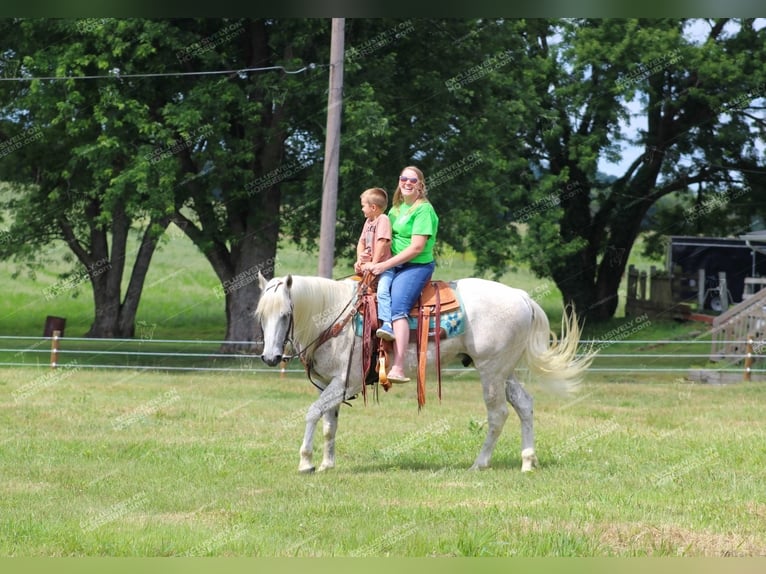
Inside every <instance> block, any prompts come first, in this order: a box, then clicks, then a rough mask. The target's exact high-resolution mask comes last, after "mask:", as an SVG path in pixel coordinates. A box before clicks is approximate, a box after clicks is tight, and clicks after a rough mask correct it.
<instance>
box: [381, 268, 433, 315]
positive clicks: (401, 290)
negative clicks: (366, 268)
mask: <svg viewBox="0 0 766 574" xmlns="http://www.w3.org/2000/svg"><path fill="white" fill-rule="evenodd" d="M435 268H436V262H435V261H431V262H430V263H403V264H402V265H397V266H396V267H394V268H392V269H389V270H388V271H386V272H385V273H381V275H380V281H379V282H378V318H379V319H382V320H383V321H396V320H397V319H406V318H407V316H408V315H409V312H410V309H412V307H413V305H415V302H416V301H417V300H418V297H420V292H421V291H422V290H423V287H425V285H426V283H427V282H428V280H429V279H430V278H431V275H432V274H433V272H434V269H435ZM389 274H390V275H389ZM387 275H389V276H390V279H389V278H388V277H387ZM389 284H390V294H391V295H390V299H389V300H386V295H384V296H383V302H382V307H381V296H380V295H381V291H382V292H383V293H388V292H389V291H388V285H389ZM381 286H382V287H383V288H382V289H381Z"/></svg>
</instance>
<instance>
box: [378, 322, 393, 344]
mask: <svg viewBox="0 0 766 574" xmlns="http://www.w3.org/2000/svg"><path fill="white" fill-rule="evenodd" d="M375 336H376V337H377V338H378V339H383V340H384V341H393V340H394V328H393V327H392V326H391V323H383V325H382V326H381V327H380V329H378V330H377V331H375Z"/></svg>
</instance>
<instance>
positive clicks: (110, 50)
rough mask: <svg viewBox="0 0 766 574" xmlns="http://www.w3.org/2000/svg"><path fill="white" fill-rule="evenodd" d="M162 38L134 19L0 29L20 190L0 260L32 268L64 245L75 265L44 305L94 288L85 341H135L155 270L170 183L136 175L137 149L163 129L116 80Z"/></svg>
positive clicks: (13, 24) (150, 93)
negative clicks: (85, 286)
mask: <svg viewBox="0 0 766 574" xmlns="http://www.w3.org/2000/svg"><path fill="white" fill-rule="evenodd" d="M161 36H162V30H161V26H157V25H154V24H152V23H151V22H146V21H138V20H125V21H118V20H112V19H104V20H82V21H66V20H3V21H0V38H2V40H0V42H1V43H2V44H1V45H0V53H2V55H3V59H2V64H1V65H2V67H3V70H2V72H3V76H4V77H6V78H9V79H8V80H6V81H4V82H3V83H2V85H0V90H2V92H1V96H0V97H1V98H2V101H1V102H0V104H1V105H2V112H0V113H1V114H2V123H1V124H0V132H1V133H0V139H2V140H3V141H4V143H5V148H6V149H5V152H6V153H3V155H2V158H1V159H0V170H1V171H0V174H1V175H2V178H3V179H4V180H6V181H8V182H11V183H13V184H14V185H15V186H16V187H15V191H14V193H13V194H12V195H10V196H9V197H7V198H6V201H5V205H4V207H5V208H6V209H7V210H9V212H10V213H11V214H12V221H11V226H10V229H9V230H8V231H7V235H6V238H7V240H6V241H4V242H3V243H2V253H3V254H4V255H5V256H10V255H13V256H15V257H17V258H19V259H21V260H23V261H25V262H27V263H29V264H31V265H34V264H35V263H39V257H40V254H41V253H42V252H43V251H44V250H42V249H41V247H44V246H46V245H47V244H49V243H51V242H54V241H56V240H59V241H63V242H65V243H66V245H67V246H68V247H69V249H70V250H71V255H72V256H73V259H74V261H75V262H74V264H73V266H72V269H71V271H70V272H69V273H67V274H66V275H65V276H63V277H61V280H60V281H59V282H58V283H56V284H55V285H53V286H52V287H50V288H48V289H46V290H45V291H44V292H43V294H42V296H43V297H45V298H56V297H63V296H66V295H67V294H68V293H69V292H70V290H71V289H72V288H74V287H77V286H78V285H79V284H80V283H84V282H88V281H89V282H90V284H91V285H92V288H93V297H94V319H93V323H92V325H91V327H90V329H89V331H88V333H87V335H88V336H93V337H132V336H133V333H134V328H135V326H134V324H135V315H136V311H137V309H138V304H139V301H140V296H141V291H142V289H143V284H144V279H145V277H146V273H147V270H148V267H149V263H150V260H151V257H152V254H153V253H154V250H155V248H156V246H157V241H158V239H159V237H160V236H161V234H162V233H163V231H164V229H165V228H166V227H167V225H168V223H169V221H170V213H169V212H168V206H169V205H170V206H171V207H172V203H168V200H169V199H171V198H172V196H171V195H170V194H169V193H167V191H168V190H169V186H168V185H167V183H166V182H165V183H163V182H162V181H159V180H158V179H157V178H153V177H152V174H151V173H150V172H148V171H147V170H135V169H134V166H135V158H136V153H137V150H138V149H139V148H140V146H141V143H142V142H145V143H146V144H148V143H149V142H150V141H152V136H151V134H152V133H153V132H155V131H157V130H156V129H155V128H154V127H153V123H154V121H153V120H152V118H151V114H150V110H149V108H150V104H148V103H147V102H151V100H152V98H154V97H155V90H153V89H152V88H151V86H147V85H144V84H142V83H141V82H137V81H129V80H121V79H119V75H120V74H121V73H122V74H124V73H130V72H132V71H133V70H134V69H136V68H137V69H140V68H141V65H142V63H143V62H144V61H145V56H146V55H147V54H148V53H149V52H150V51H151V45H152V43H153V42H155V41H156V40H157V38H159V37H161ZM133 66H135V68H133ZM67 76H68V77H69V78H70V79H64V78H65V77H67ZM83 76H91V78H88V79H81V77H83ZM96 76H106V77H104V78H98V77H96ZM54 77H55V78H58V79H53V78H54ZM10 78H19V79H17V80H10ZM33 78H40V79H33ZM163 191H164V192H163ZM137 222H141V223H140V225H137ZM134 227H137V229H138V234H139V239H138V242H137V245H136V243H134V242H132V241H130V240H129V238H130V235H131V231H132V229H133V228H134ZM126 273H128V275H129V276H128V280H127V287H126V288H125V290H124V292H123V278H124V277H125V274H126Z"/></svg>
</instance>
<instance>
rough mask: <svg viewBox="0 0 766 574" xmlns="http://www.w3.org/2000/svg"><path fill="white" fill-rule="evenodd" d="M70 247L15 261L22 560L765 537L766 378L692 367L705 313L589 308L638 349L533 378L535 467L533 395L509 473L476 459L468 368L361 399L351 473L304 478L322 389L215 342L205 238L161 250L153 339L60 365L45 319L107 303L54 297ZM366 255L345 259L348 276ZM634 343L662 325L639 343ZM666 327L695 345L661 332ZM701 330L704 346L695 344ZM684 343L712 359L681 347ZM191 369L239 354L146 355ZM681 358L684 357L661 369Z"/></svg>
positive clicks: (146, 311) (603, 547)
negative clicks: (576, 380)
mask: <svg viewBox="0 0 766 574" xmlns="http://www.w3.org/2000/svg"><path fill="white" fill-rule="evenodd" d="M63 255H64V252H63V251H59V250H55V249H54V250H52V251H51V252H50V254H49V256H50V257H49V258H50V263H49V264H48V265H46V267H45V269H43V270H38V271H37V272H36V280H32V278H30V277H29V276H28V275H27V274H26V273H22V274H21V275H20V276H19V278H18V279H12V278H11V274H12V273H13V272H14V270H15V269H14V265H12V264H9V263H7V262H6V263H2V264H0V285H3V287H4V288H5V293H6V296H5V297H4V298H3V299H2V301H0V336H8V335H23V336H29V337H33V339H30V340H25V341H18V340H12V339H3V342H2V344H3V348H4V349H5V350H3V351H0V359H2V361H3V362H4V363H5V364H8V363H13V362H19V361H20V362H22V363H23V364H24V365H27V366H25V367H23V368H15V367H5V368H2V369H0V485H1V486H0V556H262V557H288V556H306V557H308V556H312V557H313V556H321V557H327V556H360V557H364V556H370V557H371V556H402V557H414V556H676V555H684V556H734V555H746V556H759V555H765V554H766V534H764V530H763V526H762V525H763V521H764V518H766V502H765V499H764V491H763V484H764V478H766V477H765V476H764V474H766V472H765V471H764V468H766V465H765V464H764V463H766V451H764V449H763V444H764V431H763V424H762V420H763V414H762V401H763V396H764V392H763V384H762V383H739V384H735V385H729V386H712V385H701V384H694V383H692V382H690V381H689V380H687V379H686V377H685V369H686V368H687V367H688V366H690V365H691V364H695V365H696V364H700V365H704V364H705V363H706V362H707V360H706V358H705V353H706V352H709V349H710V346H709V340H706V335H705V332H704V331H705V330H704V328H700V326H699V325H694V324H679V323H675V322H662V321H645V322H644V323H643V324H642V325H640V326H639V327H640V328H638V329H636V330H634V331H632V332H630V333H628V332H627V330H623V331H619V329H623V328H625V329H627V328H630V327H631V326H633V327H635V326H636V325H635V324H634V323H632V322H631V319H625V318H624V317H620V316H618V317H617V318H615V319H614V320H613V321H612V322H610V323H608V324H606V325H603V324H602V325H598V326H589V325H586V332H585V336H586V337H592V338H596V339H598V338H599V337H604V336H605V337H606V338H607V339H608V344H606V345H603V346H602V350H601V351H602V355H604V356H606V355H610V354H611V355H623V356H622V357H616V358H614V359H613V360H612V361H611V362H609V363H607V362H605V361H607V359H606V358H605V359H600V361H601V362H600V363H597V365H601V366H605V365H607V364H608V365H610V366H611V367H615V368H617V369H618V370H615V371H613V372H609V373H604V372H600V371H599V370H598V369H596V368H594V369H593V370H592V371H591V372H590V373H589V374H588V376H587V378H586V381H585V382H584V383H583V385H582V388H581V390H580V392H579V393H578V395H577V396H574V397H568V398H567V397H561V396H557V395H555V394H552V393H550V392H548V391H546V390H545V389H543V388H540V387H539V386H537V385H535V384H534V383H531V384H530V385H529V389H530V392H531V393H532V395H533V396H534V397H535V399H536V403H535V406H536V424H537V438H538V443H537V449H538V455H539V457H540V460H541V463H542V467H541V468H540V469H539V470H538V471H537V472H535V473H533V474H530V475H526V474H525V475H522V474H521V473H520V472H519V469H520V465H521V461H520V455H519V449H520V445H519V443H520V441H519V426H518V420H517V418H516V417H515V415H514V414H513V413H512V414H511V416H510V417H509V419H508V423H507V425H506V430H505V433H504V434H503V436H502V437H501V439H500V441H499V443H498V448H497V450H496V452H495V457H494V460H493V469H492V470H489V471H486V472H482V473H472V472H468V471H467V469H468V467H469V466H470V465H471V463H472V462H473V459H474V457H475V456H476V454H477V453H478V449H479V447H480V444H481V442H482V440H483V438H484V433H485V430H486V427H485V417H486V414H485V410H484V405H483V402H482V400H481V390H480V386H479V383H478V381H477V379H476V377H475V374H474V373H473V371H470V370H469V371H453V370H449V371H448V372H446V373H445V389H444V400H443V401H442V403H441V404H439V402H438V401H437V399H436V397H435V395H434V393H433V389H430V390H429V399H428V401H429V402H428V404H427V406H426V408H425V410H424V411H423V412H421V413H420V414H418V413H417V406H416V400H415V389H414V386H408V385H407V386H400V387H395V388H394V389H393V390H392V391H391V392H389V393H383V392H381V393H380V395H381V396H380V403H379V404H377V403H375V402H374V401H372V400H370V402H369V404H368V405H366V406H365V405H364V404H363V401H362V399H361V397H360V398H357V399H356V400H354V401H351V405H352V407H343V410H342V412H341V425H340V431H339V435H338V465H339V466H338V468H337V469H335V470H333V471H331V472H328V473H323V474H316V475H311V476H303V475H299V474H298V473H297V464H298V455H297V451H298V447H299V444H300V439H301V437H302V434H303V419H304V414H305V410H306V408H307V406H308V405H309V404H310V403H311V401H312V400H313V399H314V397H315V394H314V390H313V387H312V386H311V385H310V384H309V383H308V382H307V381H306V380H305V377H304V376H303V375H302V373H301V372H291V371H292V370H288V372H287V373H285V374H284V375H282V376H280V374H279V373H278V372H277V371H274V370H270V371H267V370H265V369H264V368H263V365H262V363H260V362H259V361H257V360H256V359H254V358H248V357H242V358H228V359H227V358H221V357H216V356H215V352H216V345H215V343H210V344H202V343H199V344H198V343H197V342H196V341H200V340H201V341H208V340H209V341H216V340H219V339H220V338H221V337H222V336H223V332H224V323H223V305H222V301H220V300H219V299H216V297H215V296H214V292H213V290H214V288H215V287H216V286H217V282H216V279H215V276H214V275H213V273H212V271H211V270H210V268H209V266H208V265H207V263H206V262H205V260H204V259H203V258H202V257H201V256H200V255H199V253H197V252H196V250H195V249H194V247H193V246H192V245H191V244H190V243H189V242H188V240H186V239H185V238H184V237H183V236H182V235H181V234H179V233H174V232H173V231H172V230H171V232H170V234H169V236H168V239H167V241H166V244H165V245H164V246H163V248H162V249H161V250H160V252H159V253H158V254H157V255H156V257H155V260H154V261H153V263H152V267H151V270H150V272H149V277H148V278H147V288H146V291H145V294H144V298H143V300H142V304H141V307H140V309H139V316H138V321H139V323H138V333H137V335H139V339H137V340H136V341H135V342H133V343H114V342H109V341H99V342H93V343H86V342H78V343H77V345H75V343H74V342H67V341H66V339H65V341H64V342H63V343H62V348H63V349H65V350H66V349H70V350H71V349H74V348H80V349H84V350H88V349H89V347H88V345H89V344H92V345H93V346H92V349H93V353H92V354H87V353H86V354H84V355H77V356H76V362H73V361H74V360H75V359H73V358H72V356H67V355H64V356H63V359H64V360H62V364H64V365H65V366H63V367H60V368H59V369H57V370H55V371H54V370H51V369H50V368H48V367H47V363H48V354H49V351H48V349H47V345H48V344H49V343H48V342H47V341H42V342H41V341H40V340H39V339H37V340H35V339H34V338H39V337H40V336H41V334H42V329H43V325H44V320H45V316H46V315H59V316H64V317H66V318H67V336H68V337H75V336H79V335H81V334H82V333H84V332H85V330H86V329H87V327H88V325H89V323H90V317H91V313H92V311H91V300H90V291H89V289H88V288H87V285H82V286H80V287H79V289H74V290H72V291H71V292H67V293H65V294H62V295H59V296H58V297H56V298H55V299H53V300H50V301H47V300H45V298H44V296H43V293H44V289H45V288H46V287H48V286H50V285H52V284H54V283H55V282H56V281H58V277H57V273H59V272H60V271H62V270H64V269H66V264H64V263H62V261H61V259H62V257H63ZM653 263H654V264H658V263H657V262H653ZM315 265H316V258H315V256H312V255H307V254H302V253H298V252H296V251H294V250H291V249H290V248H289V246H288V247H286V248H284V249H283V250H281V251H280V256H279V259H278V262H277V273H278V274H281V273H286V272H294V273H304V274H314V273H315ZM348 272H349V269H348V267H344V266H343V265H342V264H339V265H338V267H337V268H336V273H335V275H336V276H337V277H340V276H343V275H345V274H347V273H348ZM469 275H472V261H471V260H470V258H469V257H468V256H465V257H464V256H462V255H456V254H449V253H447V254H445V255H444V256H443V258H442V260H441V261H440V266H439V272H438V277H440V278H444V279H452V278H457V277H462V276H469ZM502 281H503V282H506V283H508V284H511V285H514V286H519V287H522V288H525V289H527V290H528V291H530V292H531V293H533V295H534V296H535V298H536V299H537V300H538V301H539V302H540V303H541V304H542V305H543V307H544V309H545V310H546V312H547V313H548V314H549V316H550V317H551V320H552V323H553V325H554V327H555V326H556V325H557V323H558V320H559V318H560V317H561V301H560V294H559V292H558V290H557V289H556V288H555V285H553V284H552V283H551V282H548V281H545V280H540V279H537V278H535V277H533V276H532V275H531V274H530V273H528V272H527V271H525V270H524V269H519V270H517V271H515V272H513V273H508V274H506V275H505V276H504V277H503V278H502ZM74 295H76V297H73V296H74ZM619 315H622V311H621V310H620V313H619ZM615 330H617V331H615ZM610 333H611V334H610ZM615 333H623V335H615ZM162 339H181V340H187V341H188V342H186V343H180V344H175V346H173V347H172V348H173V349H174V350H176V351H190V352H192V351H194V352H196V351H197V350H198V349H208V350H209V352H210V353H211V355H210V356H208V357H205V358H203V359H194V360H192V359H189V358H188V357H186V358H173V359H166V358H157V357H152V356H142V357H141V358H140V359H137V358H136V357H134V356H131V355H120V356H116V357H115V356H110V357H109V359H108V360H109V361H110V362H115V361H117V362H118V363H119V366H121V367H124V368H123V369H120V370H105V369H90V368H87V366H92V365H98V364H103V363H99V361H106V360H107V359H104V358H103V357H104V356H103V355H101V354H98V353H97V352H96V351H97V350H99V351H103V349H104V348H105V345H106V346H109V348H111V349H112V350H117V351H121V350H136V349H138V350H141V349H145V350H147V349H156V348H157V347H158V346H160V345H161V342H160V341H161V340H162ZM631 339H633V340H635V339H639V340H646V341H649V342H647V343H641V344H639V345H635V346H632V347H630V348H629V349H627V350H626V348H625V347H622V346H621V345H620V344H618V343H622V342H624V341H625V340H631ZM659 340H663V341H677V342H678V345H675V344H674V343H661V344H660V343H653V342H651V341H659ZM689 340H695V341H699V342H698V343H695V345H692V346H689V345H683V346H682V345H681V343H683V342H685V341H689ZM206 345H207V346H206ZM681 349H682V350H683V352H686V353H688V352H690V351H689V350H690V349H691V350H693V351H694V352H699V354H700V357H699V358H692V359H688V360H686V362H684V361H680V360H679V359H678V357H673V355H674V354H678V353H679V352H681ZM35 351H37V352H35ZM657 354H661V355H664V357H662V358H658V357H656V356H655V355H657ZM668 355H669V356H670V358H668ZM181 364H182V365H185V366H191V365H197V366H201V367H203V368H219V367H220V368H228V367H231V368H237V369H239V370H238V371H236V372H167V371H162V370H158V369H157V368H150V369H146V370H137V369H136V368H135V367H137V366H139V365H140V366H149V367H158V368H159V367H163V368H167V367H169V366H174V365H181ZM667 366H674V367H678V371H677V372H673V371H668V372H662V371H657V369H662V368H665V367H667ZM644 368H653V369H654V372H652V373H650V374H642V373H641V369H644ZM619 369H624V370H619ZM296 370H298V369H296ZM298 371H299V370H298ZM320 434H321V433H318V434H317V438H316V445H315V446H316V447H317V451H319V449H321V436H320ZM316 454H317V456H321V452H317V453H316Z"/></svg>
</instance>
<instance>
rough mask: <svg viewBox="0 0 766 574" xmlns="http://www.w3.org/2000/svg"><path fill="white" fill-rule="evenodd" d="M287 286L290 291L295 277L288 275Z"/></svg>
mask: <svg viewBox="0 0 766 574" xmlns="http://www.w3.org/2000/svg"><path fill="white" fill-rule="evenodd" d="M285 285H287V288H288V289H290V287H292V286H293V276H292V275H288V276H287V279H285Z"/></svg>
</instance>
